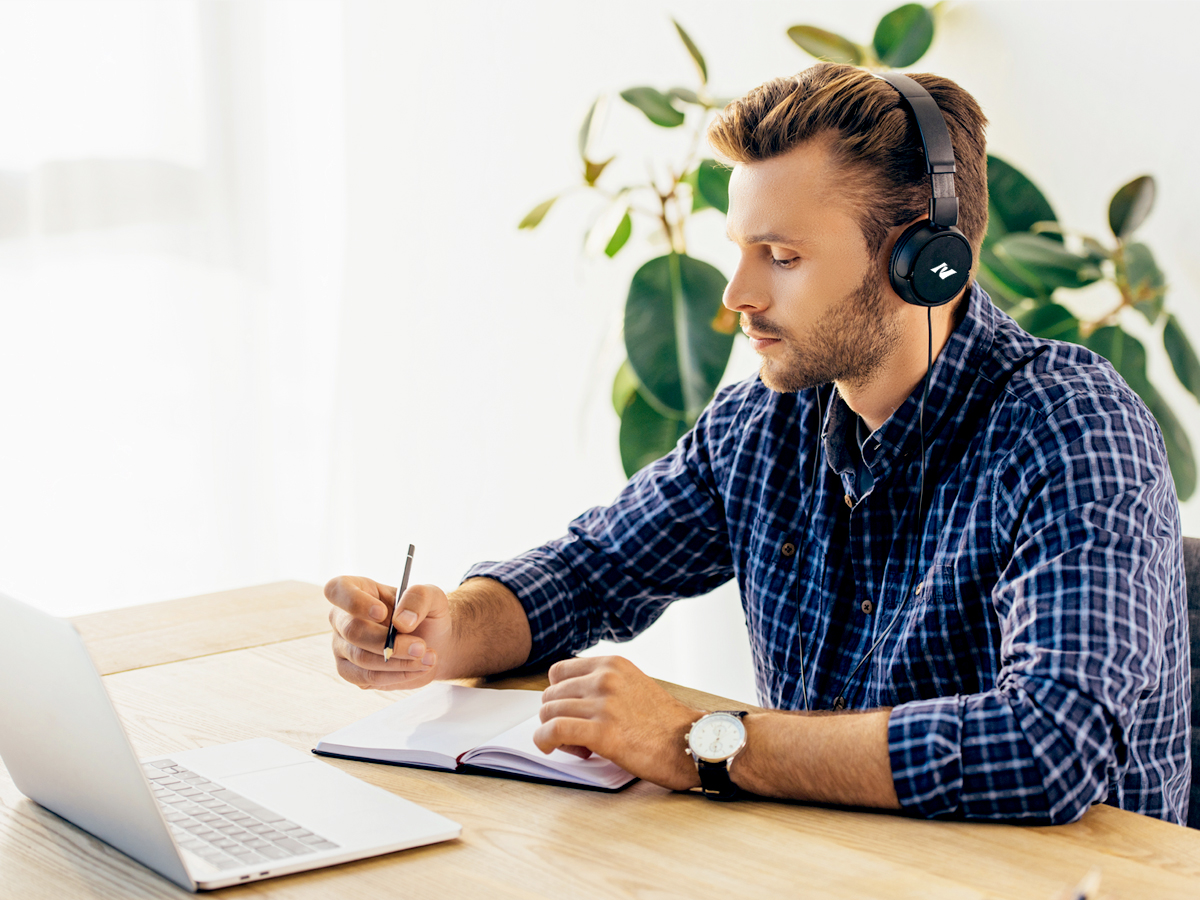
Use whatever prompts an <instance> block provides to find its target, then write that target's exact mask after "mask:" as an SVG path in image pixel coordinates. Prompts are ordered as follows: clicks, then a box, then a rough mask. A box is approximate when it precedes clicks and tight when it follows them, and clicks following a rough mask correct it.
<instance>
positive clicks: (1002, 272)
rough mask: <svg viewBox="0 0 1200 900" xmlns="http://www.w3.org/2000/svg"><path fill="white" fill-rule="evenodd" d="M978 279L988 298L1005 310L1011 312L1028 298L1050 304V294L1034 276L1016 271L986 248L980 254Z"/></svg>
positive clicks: (977, 270)
mask: <svg viewBox="0 0 1200 900" xmlns="http://www.w3.org/2000/svg"><path fill="white" fill-rule="evenodd" d="M975 274H976V278H977V280H978V281H979V284H980V286H981V287H982V288H983V289H984V290H985V291H987V293H988V296H990V297H991V298H992V300H994V301H995V302H996V304H997V305H998V306H999V307H1000V308H1001V309H1004V310H1006V311H1007V310H1010V309H1012V308H1013V307H1014V306H1016V305H1017V304H1019V303H1021V302H1022V301H1023V300H1025V299H1026V298H1029V299H1032V300H1036V301H1037V302H1038V303H1049V302H1050V293H1049V291H1047V290H1046V287H1045V285H1043V284H1042V283H1041V282H1039V281H1038V280H1037V279H1036V278H1034V277H1033V276H1032V275H1029V274H1025V275H1023V274H1022V273H1020V272H1018V271H1016V269H1014V268H1013V267H1012V266H1010V265H1008V264H1007V263H1005V262H1004V260H1002V259H1000V258H999V257H998V256H996V254H995V253H994V252H993V251H992V250H991V249H989V248H988V247H984V248H983V249H982V250H981V251H980V254H979V265H978V268H977V269H976V273H975Z"/></svg>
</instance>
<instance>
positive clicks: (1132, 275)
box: [1117, 243, 1167, 324]
mask: <svg viewBox="0 0 1200 900" xmlns="http://www.w3.org/2000/svg"><path fill="white" fill-rule="evenodd" d="M1122 276H1123V277H1124V278H1125V281H1126V284H1128V285H1129V294H1130V296H1131V297H1132V298H1133V308H1134V309H1136V310H1137V311H1138V312H1140V313H1141V314H1142V315H1143V316H1145V317H1146V319H1147V320H1148V321H1149V322H1150V324H1154V323H1155V322H1157V321H1158V317H1159V316H1160V315H1162V310H1163V300H1164V298H1165V297H1166V294H1167V291H1166V285H1167V278H1166V276H1165V275H1163V273H1162V270H1161V269H1160V268H1159V267H1158V263H1156V262H1155V261H1154V254H1153V253H1151V252H1150V248H1149V247H1147V246H1146V245H1145V244H1140V243H1133V244H1126V245H1125V246H1124V247H1123V248H1122V252H1121V257H1120V264H1119V265H1118V266H1117V277H1118V278H1121V277H1122Z"/></svg>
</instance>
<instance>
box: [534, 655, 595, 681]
mask: <svg viewBox="0 0 1200 900" xmlns="http://www.w3.org/2000/svg"><path fill="white" fill-rule="evenodd" d="M608 659H609V657H607V656H575V657H572V658H571V659H564V660H560V661H559V662H556V663H555V664H554V665H552V666H551V667H550V671H549V672H548V673H547V674H548V675H549V676H550V683H551V684H552V685H553V684H557V683H558V682H560V681H566V680H567V679H568V678H579V677H580V676H582V675H587V674H589V673H591V672H593V671H595V670H596V669H597V668H598V667H599V666H601V665H603V664H604V663H605V662H606V661H607V660H608Z"/></svg>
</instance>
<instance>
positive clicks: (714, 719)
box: [687, 710, 746, 800]
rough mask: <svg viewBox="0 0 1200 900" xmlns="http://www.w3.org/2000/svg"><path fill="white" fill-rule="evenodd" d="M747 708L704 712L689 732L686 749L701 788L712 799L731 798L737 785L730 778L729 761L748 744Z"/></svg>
mask: <svg viewBox="0 0 1200 900" xmlns="http://www.w3.org/2000/svg"><path fill="white" fill-rule="evenodd" d="M745 715H746V713H745V711H744V710H722V711H719V712H711V713H708V714H706V715H703V716H701V717H700V718H699V719H697V720H696V721H695V722H693V723H692V730H691V731H689V732H688V733H687V752H688V753H689V754H690V755H691V757H692V759H694V760H695V761H696V771H697V772H699V773H700V790H701V791H703V792H704V796H705V797H708V798H709V799H711V800H732V799H734V798H735V797H736V796H737V795H738V787H737V785H736V784H734V783H733V781H731V780H730V778H729V765H730V763H732V762H733V758H734V757H735V756H737V755H738V753H739V752H740V751H741V749H742V748H743V747H745V746H746V726H745V724H743V722H742V718H743V717H744V716H745Z"/></svg>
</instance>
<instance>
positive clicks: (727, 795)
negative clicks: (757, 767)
mask: <svg viewBox="0 0 1200 900" xmlns="http://www.w3.org/2000/svg"><path fill="white" fill-rule="evenodd" d="M718 712H723V713H725V714H726V715H730V716H737V717H738V718H739V719H744V718H745V717H746V711H745V710H742V709H722V710H718ZM696 771H697V772H698V773H699V774H700V790H701V791H702V792H703V793H704V796H705V797H707V798H708V799H710V800H734V799H736V798H737V796H738V794H739V793H740V791H739V789H738V786H737V785H736V784H734V783H733V779H731V778H730V777H729V760H728V759H723V760H721V761H720V762H709V761H708V760H704V759H697V760H696Z"/></svg>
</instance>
